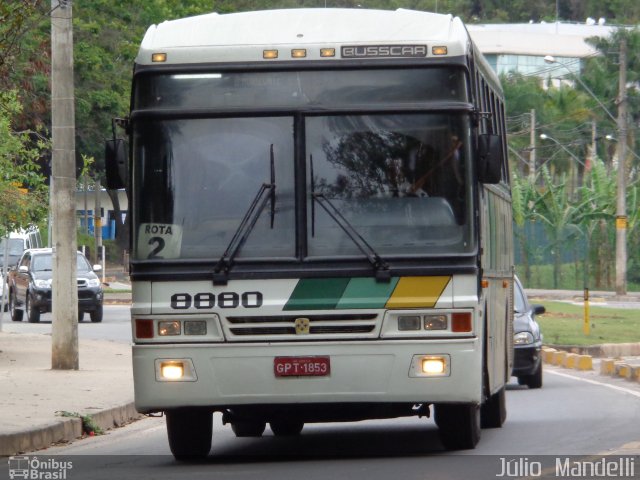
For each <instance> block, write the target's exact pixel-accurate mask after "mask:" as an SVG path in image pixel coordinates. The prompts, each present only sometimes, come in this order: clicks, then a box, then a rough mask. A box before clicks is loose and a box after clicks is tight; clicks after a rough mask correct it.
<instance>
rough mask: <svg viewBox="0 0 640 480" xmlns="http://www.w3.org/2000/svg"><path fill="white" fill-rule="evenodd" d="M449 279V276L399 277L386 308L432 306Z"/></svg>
mask: <svg viewBox="0 0 640 480" xmlns="http://www.w3.org/2000/svg"><path fill="white" fill-rule="evenodd" d="M450 280H451V277H450V276H446V277H401V278H400V280H399V281H398V284H397V285H396V288H395V290H394V291H393V293H392V294H391V297H390V298H389V300H388V301H387V304H386V308H430V307H434V306H435V305H436V303H437V302H438V299H439V298H440V295H442V292H443V291H444V289H445V288H446V287H447V284H448V283H449V281H450Z"/></svg>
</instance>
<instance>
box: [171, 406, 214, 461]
mask: <svg viewBox="0 0 640 480" xmlns="http://www.w3.org/2000/svg"><path fill="white" fill-rule="evenodd" d="M166 417H167V435H168V437H169V447H170V448H171V453H172V454H173V456H174V457H175V458H176V460H195V459H198V458H205V457H206V456H207V455H209V451H210V450H211V434H212V431H213V413H212V412H208V411H203V410H172V411H168V412H166Z"/></svg>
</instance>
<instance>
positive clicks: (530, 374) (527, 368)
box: [513, 278, 545, 388]
mask: <svg viewBox="0 0 640 480" xmlns="http://www.w3.org/2000/svg"><path fill="white" fill-rule="evenodd" d="M513 297H514V298H513V300H514V309H515V312H514V313H515V315H514V322H513V332H514V335H513V349H514V352H515V353H514V360H513V375H514V376H516V377H518V383H519V384H520V385H527V386H528V387H529V388H540V387H542V355H541V354H540V350H541V348H542V333H540V326H539V325H538V322H537V321H536V315H541V314H543V313H544V312H545V308H544V306H542V305H535V304H530V303H529V300H528V299H527V295H526V294H525V292H524V288H522V284H521V283H520V280H519V279H518V278H516V281H515V289H514V295H513Z"/></svg>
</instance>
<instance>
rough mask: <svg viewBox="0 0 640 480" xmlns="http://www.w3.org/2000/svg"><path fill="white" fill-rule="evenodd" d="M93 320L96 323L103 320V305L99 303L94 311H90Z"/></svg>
mask: <svg viewBox="0 0 640 480" xmlns="http://www.w3.org/2000/svg"><path fill="white" fill-rule="evenodd" d="M89 315H91V321H92V322H94V323H97V322H101V321H102V305H99V306H98V307H97V308H96V309H95V310H94V311H93V312H89Z"/></svg>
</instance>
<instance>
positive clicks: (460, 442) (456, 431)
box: [435, 403, 480, 450]
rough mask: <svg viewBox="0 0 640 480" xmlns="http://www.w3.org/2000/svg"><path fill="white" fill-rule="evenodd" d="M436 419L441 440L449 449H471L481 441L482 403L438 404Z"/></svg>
mask: <svg viewBox="0 0 640 480" xmlns="http://www.w3.org/2000/svg"><path fill="white" fill-rule="evenodd" d="M435 411H436V412H435V413H436V414H435V420H436V424H437V425H438V428H439V429H440V441H441V442H442V445H444V448H446V449H447V450H469V449H473V448H476V445H477V444H478V442H479V441H480V405H478V404H476V403H463V404H438V405H436V408H435Z"/></svg>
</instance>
